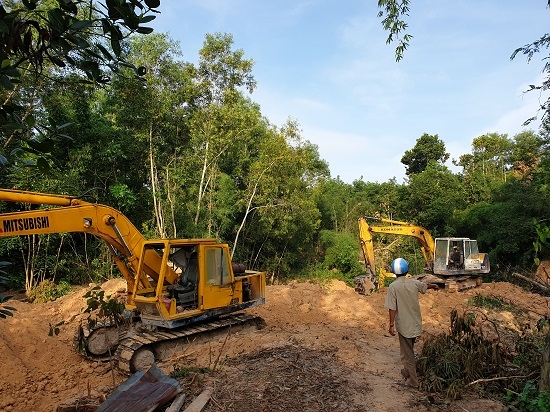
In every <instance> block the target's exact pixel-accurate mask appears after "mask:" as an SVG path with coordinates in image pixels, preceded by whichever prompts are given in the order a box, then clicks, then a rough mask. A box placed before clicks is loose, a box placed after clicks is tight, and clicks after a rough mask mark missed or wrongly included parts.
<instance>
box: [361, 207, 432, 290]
mask: <svg viewBox="0 0 550 412" xmlns="http://www.w3.org/2000/svg"><path fill="white" fill-rule="evenodd" d="M369 221H373V222H378V223H385V224H387V225H370V224H369ZM358 223H359V239H360V241H361V249H362V251H363V257H364V259H365V267H366V270H367V277H368V278H369V279H370V281H371V282H373V283H374V284H376V283H379V284H383V282H384V279H385V278H386V277H389V276H392V275H391V273H390V272H388V271H387V270H386V268H383V267H381V268H380V269H379V271H380V273H379V274H378V275H377V273H376V264H375V261H374V244H373V238H374V234H375V233H385V234H391V235H401V236H412V237H414V238H416V240H417V241H418V243H419V244H420V250H421V251H422V255H423V256H424V259H425V261H426V267H427V270H428V271H430V272H433V265H434V248H435V242H434V239H433V237H432V236H431V235H430V233H429V232H428V231H427V230H426V229H424V228H423V227H421V226H416V225H413V224H411V223H408V222H401V221H398V220H390V219H384V218H378V217H370V216H362V217H360V218H359V222H358Z"/></svg>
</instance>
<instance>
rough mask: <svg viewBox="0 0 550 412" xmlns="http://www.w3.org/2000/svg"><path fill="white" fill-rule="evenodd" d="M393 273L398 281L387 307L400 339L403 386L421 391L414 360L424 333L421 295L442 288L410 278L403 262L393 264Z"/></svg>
mask: <svg viewBox="0 0 550 412" xmlns="http://www.w3.org/2000/svg"><path fill="white" fill-rule="evenodd" d="M391 270H392V272H393V273H394V274H395V276H397V279H395V280H394V281H393V282H392V283H391V284H390V286H389V288H388V294H387V295H386V302H385V304H384V306H385V307H387V308H388V310H389V316H390V329H389V332H390V334H391V335H392V336H395V331H396V330H397V334H398V336H399V346H400V351H401V362H402V363H403V369H402V370H401V374H402V375H403V383H404V384H405V385H407V386H411V387H414V388H418V385H419V383H418V377H417V376H416V360H415V357H414V343H415V341H416V338H417V337H418V336H420V334H421V333H422V314H421V313H420V303H419V301H418V293H419V292H420V293H426V290H427V289H439V287H438V286H437V285H436V284H433V283H429V284H427V283H424V282H420V281H419V280H416V279H413V278H410V277H406V275H407V273H409V264H408V262H407V261H406V260H405V259H403V258H397V259H395V260H394V261H393V262H392V264H391Z"/></svg>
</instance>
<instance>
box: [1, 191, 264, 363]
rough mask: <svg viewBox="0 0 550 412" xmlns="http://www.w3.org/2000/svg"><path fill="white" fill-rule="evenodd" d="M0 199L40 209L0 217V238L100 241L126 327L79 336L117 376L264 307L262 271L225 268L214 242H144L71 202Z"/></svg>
mask: <svg viewBox="0 0 550 412" xmlns="http://www.w3.org/2000/svg"><path fill="white" fill-rule="evenodd" d="M0 201H4V202H16V203H23V204H35V205H43V206H46V208H40V209H34V210H24V211H19V212H13V213H0V237H7V236H24V235H38V234H50V233H68V232H81V233H87V234H91V235H94V236H97V237H99V238H101V239H102V240H104V241H105V242H106V243H107V245H108V246H109V249H110V251H111V252H112V256H113V260H114V262H115V263H116V265H117V267H118V269H119V270H120V272H121V273H122V275H123V276H124V278H125V280H126V284H127V291H126V302H125V305H126V311H127V313H128V314H131V318H132V319H134V322H132V323H131V325H130V326H128V327H125V328H124V327H120V326H119V325H102V327H100V328H95V329H94V330H86V331H85V333H83V334H81V336H80V338H81V339H82V340H83V342H80V343H81V344H82V343H84V348H85V351H86V354H88V355H90V356H102V355H105V354H107V353H111V354H115V364H116V365H117V367H118V369H119V370H120V371H122V372H125V373H133V372H135V371H136V370H139V369H145V368H146V367H148V366H150V365H151V364H152V363H153V362H155V360H158V359H160V358H162V357H163V354H166V353H168V352H169V348H170V347H171V346H172V347H176V346H177V345H180V347H181V344H182V342H188V341H190V340H193V339H196V338H197V336H198V335H199V334H201V333H207V332H212V331H214V330H222V329H228V328H237V327H238V326H239V325H243V324H253V323H254V324H256V325H257V326H259V325H261V319H259V318H256V317H254V316H252V315H247V314H243V313H234V312H238V311H242V310H243V309H246V308H249V307H252V306H256V305H262V304H264V303H265V287H266V283H265V273H264V272H257V271H250V270H245V268H244V265H242V264H233V263H232V262H231V255H230V251H229V246H228V245H227V244H223V243H218V242H217V241H216V240H215V239H154V240H146V239H145V238H144V236H143V235H142V234H141V233H140V232H139V231H138V230H137V229H136V227H135V226H134V225H133V224H132V223H131V222H130V221H129V220H128V218H127V217H126V216H124V215H123V214H122V213H120V212H119V211H117V210H115V209H113V208H111V207H109V206H105V205H101V204H95V203H89V202H86V201H83V200H81V199H79V198H78V197H74V196H64V195H55V194H43V193H34V192H27V191H19V190H9V189H0Z"/></svg>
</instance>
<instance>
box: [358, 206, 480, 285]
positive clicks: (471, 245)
mask: <svg viewBox="0 0 550 412" xmlns="http://www.w3.org/2000/svg"><path fill="white" fill-rule="evenodd" d="M369 222H372V223H373V224H369ZM376 233H379V234H389V235H397V236H412V237H414V238H415V239H416V240H417V241H418V243H419V245H420V250H421V252H422V255H423V257H424V260H425V262H426V265H425V267H424V270H425V272H426V273H425V274H422V275H420V277H422V278H423V279H425V280H426V281H427V282H429V283H438V284H440V285H441V286H444V287H445V289H446V290H450V291H455V290H459V291H460V290H463V289H468V288H472V287H476V286H479V285H480V284H481V282H482V280H481V277H480V275H481V274H486V273H489V272H490V270H491V266H490V263H489V255H488V254H487V253H480V252H479V249H478V245H477V241H476V240H473V239H470V238H466V237H438V238H435V239H434V238H433V237H432V235H431V234H430V232H429V231H428V230H426V229H425V228H423V227H421V226H417V225H414V224H412V223H409V222H402V221H398V220H391V219H384V218H378V217H369V216H362V217H360V218H359V238H360V241H361V249H362V251H363V256H364V259H365V267H366V274H365V275H363V276H361V277H359V278H358V279H356V290H357V291H358V292H359V293H361V294H368V293H371V292H373V291H374V290H376V289H377V288H378V286H380V287H383V286H384V281H385V278H387V277H391V276H393V275H392V274H391V272H390V271H388V270H387V269H386V268H385V267H384V266H381V267H380V268H379V269H378V273H377V269H376V265H375V258H374V244H373V239H374V234H376Z"/></svg>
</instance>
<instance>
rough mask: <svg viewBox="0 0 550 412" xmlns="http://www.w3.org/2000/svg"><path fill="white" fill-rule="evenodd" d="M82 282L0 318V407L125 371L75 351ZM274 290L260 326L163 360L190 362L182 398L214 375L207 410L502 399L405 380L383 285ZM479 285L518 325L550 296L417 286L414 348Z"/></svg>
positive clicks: (542, 309) (76, 391)
mask: <svg viewBox="0 0 550 412" xmlns="http://www.w3.org/2000/svg"><path fill="white" fill-rule="evenodd" d="M121 287H124V283H123V281H122V280H111V281H109V282H107V283H105V284H104V285H102V288H103V289H105V290H106V293H107V294H114V293H115V292H116V291H117V290H119V289H120V288H121ZM84 293H85V289H81V290H77V291H75V292H73V293H71V294H70V295H67V296H64V297H63V298H60V299H58V300H57V301H55V302H49V303H42V304H29V303H27V302H25V301H24V300H22V299H18V298H13V299H12V300H11V301H10V305H11V306H13V307H15V308H16V309H17V311H16V312H15V313H14V316H13V318H8V319H5V320H2V319H0V365H1V366H2V367H1V368H0V410H2V411H21V412H23V411H36V412H42V411H44V412H46V411H48V412H50V411H55V410H56V409H57V408H58V407H59V406H60V405H63V404H71V402H74V400H75V399H79V400H83V399H89V400H94V401H95V402H97V403H99V402H101V401H102V400H103V399H105V397H107V396H108V395H109V394H110V393H112V391H113V390H114V389H115V388H116V387H117V386H118V385H120V384H121V383H123V382H124V381H125V380H126V379H127V377H126V376H123V375H120V374H118V373H116V372H113V371H112V369H111V367H110V365H109V363H102V362H92V361H89V360H87V359H84V358H82V357H81V356H80V355H78V354H77V353H76V352H75V350H74V347H73V337H74V332H75V329H76V328H77V325H78V322H80V321H82V319H83V318H84V315H83V314H82V311H83V309H84V308H85V300H84V299H83V298H82V295H83V294H84ZM266 293H267V296H266V304H265V305H263V306H260V307H256V308H251V309H249V310H248V312H249V313H252V314H255V315H258V316H261V317H262V318H263V319H264V320H265V324H266V326H265V327H264V328H262V329H260V330H244V331H240V332H234V333H230V334H228V335H226V336H225V337H222V338H219V339H217V340H213V341H210V342H200V343H196V344H193V345H191V346H190V347H187V348H186V349H185V351H184V352H182V353H179V354H177V356H174V357H172V358H170V359H168V360H166V361H163V362H161V363H160V364H159V365H158V366H159V367H160V368H161V369H162V370H163V371H164V372H165V373H166V374H170V373H171V372H173V371H174V370H176V371H181V370H190V371H191V372H190V373H189V374H187V375H186V376H185V377H183V378H181V384H182V386H183V387H184V390H185V393H186V403H190V402H191V401H192V400H193V399H194V397H196V396H197V395H198V394H199V393H200V392H202V390H204V388H206V387H211V388H213V395H212V400H211V402H210V403H209V404H208V405H207V407H206V408H205V411H237V410H238V411H240V412H246V411H258V410H270V411H294V410H296V411H329V410H330V411H363V410H369V411H387V412H391V411H402V410H405V409H409V408H414V409H416V410H418V411H426V410H434V408H436V409H437V410H442V409H444V410H447V411H464V410H471V411H474V410H484V411H487V412H489V411H504V410H506V408H505V407H504V406H503V405H502V404H500V403H498V402H496V401H492V400H488V399H480V398H478V397H477V396H476V394H475V392H471V393H469V394H468V396H466V397H465V398H464V399H461V400H458V401H455V402H453V403H451V404H441V405H437V406H434V399H435V398H436V397H435V398H434V396H433V395H432V394H426V393H423V392H421V391H417V390H414V389H410V388H406V387H402V386H400V385H398V384H397V382H398V380H399V379H400V369H401V364H400V359H399V343H398V340H397V338H396V337H392V336H390V335H389V333H388V332H387V329H388V328H387V326H388V316H387V310H386V309H385V308H384V298H385V291H384V290H382V291H379V292H377V293H375V294H373V295H371V296H363V295H359V294H357V293H356V292H355V291H354V290H353V289H352V288H349V287H348V286H346V285H345V284H344V283H343V282H339V281H334V282H332V283H331V284H330V285H326V286H320V285H316V284H311V283H291V284H288V285H273V286H268V287H267V292H266ZM477 294H480V295H484V296H492V297H500V298H502V299H504V300H505V301H507V302H510V303H511V304H512V305H514V306H515V307H517V308H519V309H523V310H524V312H520V311H515V310H514V311H513V313H512V312H507V311H504V312H494V313H489V314H488V315H489V316H491V318H492V319H493V320H494V321H495V322H499V323H500V324H502V325H505V326H506V327H509V328H513V329H516V330H518V331H520V330H522V328H523V327H524V325H525V324H526V323H529V322H531V324H533V323H534V322H536V320H537V319H538V318H540V316H541V315H550V299H549V298H545V297H541V296H540V295H538V294H532V293H528V292H526V291H524V290H523V289H521V288H519V287H517V286H514V285H512V284H510V283H505V282H501V283H491V284H483V285H481V286H480V287H478V288H475V289H470V290H467V291H464V292H446V291H443V290H439V291H434V290H429V291H428V292H427V293H426V294H425V295H421V298H420V299H421V308H422V313H423V317H424V335H423V336H422V338H421V339H420V340H419V342H418V345H417V348H418V349H420V347H421V345H422V342H423V340H424V339H425V338H426V337H427V336H429V335H430V334H431V335H435V334H439V333H442V332H446V331H448V329H449V324H450V313H451V311H452V310H453V309H458V310H459V311H460V310H462V309H466V308H467V307H468V301H469V299H471V298H472V297H473V296H474V295H477ZM520 313H521V314H520ZM75 315H76V317H75ZM60 322H64V324H63V325H61V326H60V327H59V328H60V331H59V334H58V335H55V334H54V335H53V336H49V332H50V327H51V326H54V325H56V324H58V323H60ZM474 389H475V388H474ZM90 410H93V408H92V409H90Z"/></svg>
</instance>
